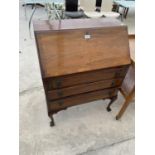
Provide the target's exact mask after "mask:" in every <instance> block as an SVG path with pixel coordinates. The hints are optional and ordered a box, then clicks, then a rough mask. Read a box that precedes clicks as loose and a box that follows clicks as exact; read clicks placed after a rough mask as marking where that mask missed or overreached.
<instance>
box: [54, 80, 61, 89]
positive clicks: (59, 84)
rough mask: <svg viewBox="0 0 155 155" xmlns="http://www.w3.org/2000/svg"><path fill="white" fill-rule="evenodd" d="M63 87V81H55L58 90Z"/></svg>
mask: <svg viewBox="0 0 155 155" xmlns="http://www.w3.org/2000/svg"><path fill="white" fill-rule="evenodd" d="M61 85H62V81H61V80H60V79H56V80H55V86H56V87H57V88H59V87H61Z"/></svg>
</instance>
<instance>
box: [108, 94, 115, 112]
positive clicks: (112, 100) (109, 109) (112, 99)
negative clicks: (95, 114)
mask: <svg viewBox="0 0 155 155" xmlns="http://www.w3.org/2000/svg"><path fill="white" fill-rule="evenodd" d="M110 99H111V101H110V103H109V104H108V106H107V111H108V112H110V111H111V108H110V106H111V105H112V103H113V102H114V101H115V100H116V99H117V96H113V97H111V98H110Z"/></svg>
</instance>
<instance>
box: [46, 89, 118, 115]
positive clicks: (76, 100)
mask: <svg viewBox="0 0 155 155" xmlns="http://www.w3.org/2000/svg"><path fill="white" fill-rule="evenodd" d="M117 91H118V89H116V88H111V89H103V90H98V91H93V92H88V93H83V94H79V95H73V96H70V97H66V98H62V99H59V100H55V101H51V102H48V108H49V110H50V112H51V111H53V112H54V111H55V110H56V111H57V110H58V109H61V108H62V109H63V108H65V107H70V106H74V105H78V104H83V103H86V102H90V101H93V100H99V99H103V98H111V97H113V96H116V95H117Z"/></svg>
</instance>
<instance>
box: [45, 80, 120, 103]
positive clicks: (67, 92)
mask: <svg viewBox="0 0 155 155" xmlns="http://www.w3.org/2000/svg"><path fill="white" fill-rule="evenodd" d="M122 80H123V79H122V78H117V79H110V80H103V81H96V82H91V83H85V84H80V85H75V86H71V87H66V88H60V89H54V90H51V91H48V92H47V98H48V100H55V99H59V98H63V97H67V96H72V95H76V94H81V93H86V92H91V91H95V90H100V89H105V88H111V87H119V86H120V85H121V83H122Z"/></svg>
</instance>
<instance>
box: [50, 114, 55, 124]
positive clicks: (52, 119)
mask: <svg viewBox="0 0 155 155" xmlns="http://www.w3.org/2000/svg"><path fill="white" fill-rule="evenodd" d="M50 118H51V122H50V126H51V127H53V126H55V123H54V118H53V116H52V115H51V116H50Z"/></svg>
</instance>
